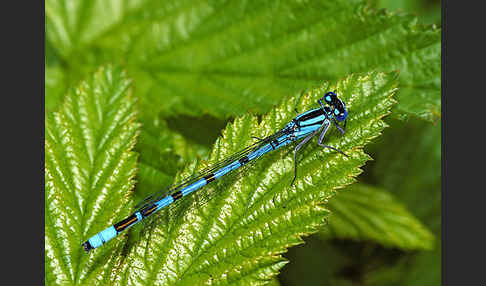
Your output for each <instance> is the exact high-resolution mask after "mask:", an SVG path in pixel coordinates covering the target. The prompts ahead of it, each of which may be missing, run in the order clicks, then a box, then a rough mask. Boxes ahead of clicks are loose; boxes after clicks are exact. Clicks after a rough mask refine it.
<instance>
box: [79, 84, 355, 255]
mask: <svg viewBox="0 0 486 286" xmlns="http://www.w3.org/2000/svg"><path fill="white" fill-rule="evenodd" d="M317 102H318V103H319V105H320V107H318V108H314V109H311V110H308V111H306V112H304V113H302V114H299V115H297V116H296V117H295V118H294V119H292V121H291V122H289V123H288V124H287V125H285V127H284V128H282V129H281V130H279V131H277V132H276V133H274V134H272V135H270V136H268V137H266V138H264V139H261V138H256V139H258V142H256V143H254V144H253V145H250V146H248V147H246V148H245V149H243V150H241V151H239V152H237V153H235V154H233V155H231V156H230V157H228V158H226V159H224V160H222V161H219V162H217V163H216V164H214V165H212V166H211V167H208V168H206V169H204V170H202V171H201V172H199V173H198V174H196V175H194V176H190V177H188V178H185V179H183V180H182V182H180V183H177V184H174V185H172V186H170V187H169V188H168V189H166V190H163V191H161V192H158V193H156V194H153V195H151V196H149V197H147V198H145V199H144V200H143V201H142V202H141V203H140V204H138V205H137V207H136V208H137V210H136V211H135V212H134V213H133V214H132V215H130V216H129V217H127V218H125V219H124V220H122V221H120V222H118V223H116V224H114V225H112V226H110V227H108V228H107V229H105V230H102V231H101V232H99V233H97V234H95V235H93V236H92V237H90V238H89V239H88V240H87V241H86V242H84V243H83V244H82V245H83V247H84V249H85V250H86V251H87V252H89V251H90V250H91V249H94V248H97V247H99V246H101V245H103V244H105V243H106V242H108V241H109V240H111V239H113V238H114V237H116V236H117V235H119V234H120V233H121V232H123V231H124V230H126V229H127V228H129V227H131V226H133V225H134V224H136V223H137V222H139V221H141V220H143V219H145V218H147V217H149V216H151V215H153V214H154V213H156V212H157V211H159V210H161V209H163V208H166V207H167V206H169V205H171V204H173V203H174V202H175V201H177V200H179V199H181V198H183V197H185V196H187V195H189V194H191V193H193V192H194V191H196V190H198V189H200V188H202V187H203V186H205V185H207V184H209V183H210V182H212V181H214V180H215V179H219V178H221V177H223V176H224V175H226V174H228V173H230V172H231V171H233V170H236V169H238V168H240V167H242V166H244V165H245V164H247V163H248V162H250V161H253V160H255V159H257V158H259V157H261V156H262V155H264V154H266V153H268V152H270V151H272V150H276V149H278V148H280V147H282V146H285V145H288V144H290V143H292V142H294V141H297V140H299V139H302V138H304V139H303V140H302V141H301V142H299V144H297V146H296V147H295V149H294V163H295V166H294V178H293V179H292V182H291V184H293V183H294V181H295V179H296V178H297V152H298V151H299V150H300V149H301V148H302V146H304V145H305V144H306V143H307V142H309V140H310V139H311V138H312V137H314V136H315V135H317V134H319V133H320V136H319V141H318V144H319V146H322V147H325V148H331V149H333V150H335V151H338V152H340V153H341V154H343V155H344V156H347V155H346V154H344V153H343V152H342V151H340V150H338V149H336V148H334V147H331V146H328V145H325V144H324V143H322V142H323V140H324V136H325V135H326V132H327V130H328V129H329V127H330V126H331V124H334V125H335V126H336V127H337V129H338V130H339V131H341V133H343V134H344V131H345V128H346V118H347V115H348V113H347V110H346V105H345V104H344V102H343V101H342V100H340V99H339V98H338V97H337V95H336V93H335V92H327V93H326V94H325V95H324V96H323V97H322V98H321V99H319V100H318V101H317ZM338 121H339V122H343V121H344V125H343V127H341V126H340V125H339V123H338ZM167 194H169V195H167Z"/></svg>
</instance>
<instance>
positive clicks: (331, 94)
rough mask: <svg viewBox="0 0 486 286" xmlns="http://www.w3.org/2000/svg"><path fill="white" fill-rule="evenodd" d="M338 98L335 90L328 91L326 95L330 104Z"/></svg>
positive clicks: (325, 97)
mask: <svg viewBox="0 0 486 286" xmlns="http://www.w3.org/2000/svg"><path fill="white" fill-rule="evenodd" d="M336 98H337V96H336V94H335V93H334V92H331V91H329V92H326V94H325V95H324V100H325V101H326V102H327V103H328V104H331V103H332V102H334V100H335V99H336Z"/></svg>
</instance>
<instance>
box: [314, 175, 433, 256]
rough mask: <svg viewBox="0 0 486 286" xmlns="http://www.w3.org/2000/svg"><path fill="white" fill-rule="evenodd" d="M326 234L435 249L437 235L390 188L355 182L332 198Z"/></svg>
mask: <svg viewBox="0 0 486 286" xmlns="http://www.w3.org/2000/svg"><path fill="white" fill-rule="evenodd" d="M328 208H329V210H330V211H331V213H332V215H331V216H330V219H329V221H330V223H329V225H328V226H326V227H325V228H323V232H321V234H322V235H323V236H324V237H326V238H341V239H343V238H344V239H353V240H372V241H376V242H378V243H380V244H382V245H384V246H387V247H398V248H402V249H408V250H411V249H432V248H433V246H434V236H433V235H432V233H430V231H429V230H427V228H426V227H424V226H423V225H422V223H421V222H420V221H419V220H417V219H416V218H415V217H414V216H413V215H412V214H411V213H410V212H409V211H408V210H407V209H406V208H405V206H404V205H403V204H401V203H400V202H398V201H397V200H396V199H395V198H394V197H393V196H392V195H391V194H390V193H389V192H387V191H385V190H383V189H379V188H375V187H372V186H369V185H366V184H362V183H361V184H354V185H352V186H349V187H347V188H346V190H344V191H341V192H339V194H338V195H337V196H335V197H333V198H332V199H330V200H329V204H328Z"/></svg>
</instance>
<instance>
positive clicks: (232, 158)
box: [135, 129, 284, 210]
mask: <svg viewBox="0 0 486 286" xmlns="http://www.w3.org/2000/svg"><path fill="white" fill-rule="evenodd" d="M283 131H284V130H283V129H282V130H280V131H278V132H276V133H274V134H272V135H269V136H267V137H265V138H264V139H261V140H260V141H258V142H256V143H254V144H252V145H250V146H248V147H246V148H244V149H242V150H240V151H238V152H236V153H234V154H232V155H231V156H229V157H226V158H224V159H222V160H220V161H218V162H216V163H214V164H213V165H211V166H209V167H207V168H205V169H203V170H201V171H199V172H197V173H196V174H194V175H192V176H189V177H186V178H184V179H182V180H181V181H179V182H177V183H174V184H172V185H170V186H169V187H167V188H165V189H162V190H161V191H158V192H156V193H154V194H151V195H149V196H148V197H146V198H145V199H143V200H142V201H141V202H140V203H138V204H137V205H136V206H135V208H136V209H138V210H141V209H142V208H144V207H146V206H148V205H152V204H153V203H155V202H157V201H159V200H161V199H162V198H164V197H166V196H167V195H169V194H172V193H174V192H177V191H178V190H180V189H182V188H184V187H186V186H188V185H190V184H192V183H194V182H196V181H198V180H200V179H201V178H203V177H205V176H207V175H208V174H211V173H214V172H215V171H216V170H218V169H220V168H221V167H224V166H226V165H228V164H230V163H232V162H234V161H236V160H239V159H241V158H243V157H245V156H247V155H248V154H250V153H251V152H253V151H255V150H258V149H259V148H261V147H263V146H264V145H266V144H268V143H270V142H271V141H273V140H274V139H276V138H278V137H280V136H282V135H283Z"/></svg>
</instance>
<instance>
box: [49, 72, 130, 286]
mask: <svg viewBox="0 0 486 286" xmlns="http://www.w3.org/2000/svg"><path fill="white" fill-rule="evenodd" d="M130 85H131V82H130V81H129V80H128V79H127V78H126V75H125V72H123V71H121V70H120V69H119V68H112V67H105V68H101V69H99V70H98V71H97V72H96V73H95V74H94V75H92V76H91V77H89V78H88V79H87V80H86V81H83V82H82V83H81V84H80V85H79V86H78V87H77V88H76V89H73V90H72V91H71V92H70V93H69V94H67V96H66V97H65V102H64V104H63V105H61V106H60V108H59V110H58V111H57V112H54V113H49V114H48V116H47V118H46V132H45V138H46V139H45V152H46V153H45V187H46V188H45V262H46V263H45V273H46V282H47V283H48V284H50V285H74V284H76V285H79V284H84V285H95V284H98V283H100V282H101V281H103V280H104V279H107V277H108V276H109V275H110V273H111V271H112V268H113V267H114V263H113V261H111V260H110V261H109V258H110V256H111V255H112V254H113V253H118V252H119V251H120V249H121V248H120V245H121V243H123V240H118V241H117V242H114V243H112V244H109V245H106V247H103V248H101V249H99V251H96V252H93V253H91V254H90V255H87V254H86V253H84V250H83V248H82V247H81V243H82V242H84V241H85V240H86V239H87V238H88V236H90V235H93V234H94V233H96V232H97V231H100V230H102V229H103V227H104V226H105V225H106V224H111V223H114V222H116V221H117V220H119V219H121V218H123V217H124V216H126V215H128V213H129V211H130V208H131V199H130V194H131V192H130V190H131V189H132V188H133V186H134V183H135V181H134V179H133V178H134V176H135V172H136V160H137V155H136V153H135V152H133V151H132V149H133V146H134V145H135V139H136V136H137V133H138V129H139V124H138V123H136V122H135V116H136V111H135V103H136V101H135V99H134V98H133V96H132V92H131V89H130ZM115 255H116V254H115Z"/></svg>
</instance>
